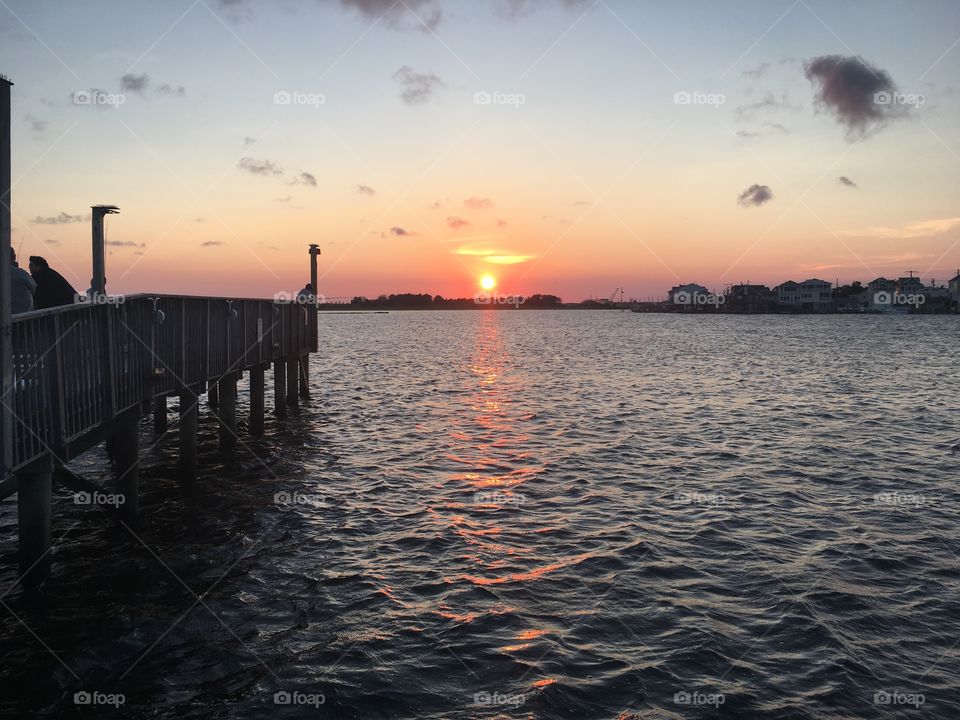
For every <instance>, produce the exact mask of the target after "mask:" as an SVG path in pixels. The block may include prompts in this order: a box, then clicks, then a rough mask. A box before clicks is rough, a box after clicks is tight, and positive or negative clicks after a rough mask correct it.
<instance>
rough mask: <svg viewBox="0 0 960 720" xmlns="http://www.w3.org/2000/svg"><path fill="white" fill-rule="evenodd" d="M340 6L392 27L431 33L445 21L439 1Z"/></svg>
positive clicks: (357, 0) (384, 0)
mask: <svg viewBox="0 0 960 720" xmlns="http://www.w3.org/2000/svg"><path fill="white" fill-rule="evenodd" d="M340 4H341V5H342V6H343V7H345V8H347V9H350V10H356V11H357V12H358V13H359V14H360V15H362V16H363V17H364V18H366V19H367V20H372V21H374V22H380V21H386V23H387V24H388V25H390V26H392V27H413V28H416V29H417V30H423V31H425V32H429V31H432V30H435V29H436V28H437V26H438V25H440V21H441V20H442V19H443V10H442V8H441V7H440V1H439V0H404V2H400V1H399V0H340Z"/></svg>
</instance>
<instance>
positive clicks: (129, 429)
mask: <svg viewBox="0 0 960 720" xmlns="http://www.w3.org/2000/svg"><path fill="white" fill-rule="evenodd" d="M113 448H114V462H113V474H114V487H115V488H116V491H117V494H118V495H123V502H122V503H120V504H119V505H117V512H118V513H119V515H120V517H121V518H122V519H123V520H125V521H127V522H132V521H134V520H136V519H137V516H138V515H139V514H140V427H139V423H138V422H137V420H136V418H134V419H133V420H131V421H130V422H128V423H127V424H126V425H124V426H123V427H122V428H121V429H120V430H118V431H117V434H116V435H114V441H113Z"/></svg>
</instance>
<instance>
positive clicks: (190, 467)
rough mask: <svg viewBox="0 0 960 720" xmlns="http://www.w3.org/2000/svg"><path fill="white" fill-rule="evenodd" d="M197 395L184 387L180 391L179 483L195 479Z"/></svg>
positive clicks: (193, 390)
mask: <svg viewBox="0 0 960 720" xmlns="http://www.w3.org/2000/svg"><path fill="white" fill-rule="evenodd" d="M197 409H198V408H197V393H196V390H195V389H194V388H191V387H186V388H184V389H183V390H181V391H180V481H181V482H184V483H192V482H193V481H194V480H196V479H197Z"/></svg>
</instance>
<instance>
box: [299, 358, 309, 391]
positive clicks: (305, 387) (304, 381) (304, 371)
mask: <svg viewBox="0 0 960 720" xmlns="http://www.w3.org/2000/svg"><path fill="white" fill-rule="evenodd" d="M300 397H303V398H309V397H310V356H309V355H301V356H300Z"/></svg>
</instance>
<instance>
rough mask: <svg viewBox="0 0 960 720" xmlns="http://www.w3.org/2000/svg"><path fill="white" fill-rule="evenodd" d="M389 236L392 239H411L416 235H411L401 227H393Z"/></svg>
mask: <svg viewBox="0 0 960 720" xmlns="http://www.w3.org/2000/svg"><path fill="white" fill-rule="evenodd" d="M390 234H391V235H393V236H394V237H411V236H413V235H415V234H416V233H412V232H410V231H409V230H404V229H403V228H402V227H397V226H396V225H394V226H393V227H392V228H390Z"/></svg>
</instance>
